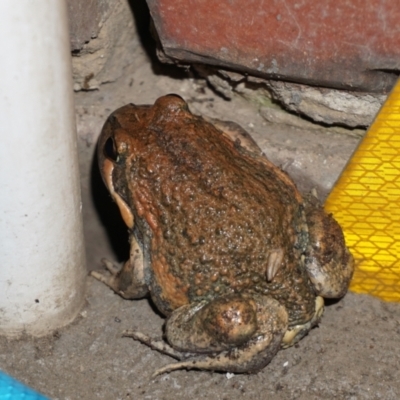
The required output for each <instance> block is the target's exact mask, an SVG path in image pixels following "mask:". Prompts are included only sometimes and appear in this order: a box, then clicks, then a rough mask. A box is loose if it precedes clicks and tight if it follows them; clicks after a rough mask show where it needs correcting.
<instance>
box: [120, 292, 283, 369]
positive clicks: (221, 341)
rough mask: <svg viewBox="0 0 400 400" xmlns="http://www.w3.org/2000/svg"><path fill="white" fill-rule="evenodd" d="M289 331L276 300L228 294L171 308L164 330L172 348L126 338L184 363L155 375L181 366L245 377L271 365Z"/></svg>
mask: <svg viewBox="0 0 400 400" xmlns="http://www.w3.org/2000/svg"><path fill="white" fill-rule="evenodd" d="M287 327H288V314H287V312H286V310H285V308H284V307H283V306H281V305H280V304H279V302H278V301H276V300H274V299H272V298H269V297H266V296H261V295H252V294H242V295H238V294H232V295H226V296H222V297H218V298H216V299H213V300H211V301H209V302H205V301H203V302H200V303H194V304H188V305H185V306H182V307H180V308H179V309H177V310H175V311H174V312H173V313H172V314H171V315H170V317H169V318H168V320H167V322H166V326H165V334H166V338H167V340H168V342H169V344H170V346H168V345H167V346H163V345H162V344H161V343H160V342H158V343H157V342H156V341H151V340H150V342H149V340H146V339H145V340H143V339H142V338H141V337H140V334H139V336H138V335H137V334H136V333H135V332H128V333H126V334H125V335H126V336H132V337H134V338H135V339H137V340H140V341H143V342H144V343H145V344H148V345H150V346H151V347H153V348H155V349H157V350H159V351H162V352H165V353H167V354H170V355H171V356H172V357H175V358H181V359H182V360H181V361H179V362H177V363H175V364H170V365H167V366H165V367H163V368H161V369H159V370H158V371H156V373H155V375H158V374H161V373H164V372H169V371H173V370H177V369H182V368H186V369H200V370H212V371H227V372H239V373H243V372H256V371H258V370H260V369H262V368H263V367H264V366H265V365H267V364H268V363H269V362H270V361H271V359H272V358H273V356H274V355H275V354H276V352H277V351H278V350H279V348H280V346H281V341H282V337H283V336H284V334H285V332H286V330H287ZM179 354H180V355H181V357H179Z"/></svg>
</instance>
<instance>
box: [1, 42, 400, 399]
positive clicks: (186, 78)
mask: <svg viewBox="0 0 400 400" xmlns="http://www.w3.org/2000/svg"><path fill="white" fill-rule="evenodd" d="M170 92H175V93H178V94H179V95H181V96H183V97H184V98H185V99H186V100H188V101H189V104H190V107H191V109H192V111H193V112H196V113H201V114H205V115H208V116H210V117H214V118H219V119H226V120H233V121H235V122H238V123H240V124H241V125H242V126H243V127H244V128H246V129H247V130H248V131H249V133H251V134H252V135H253V136H254V138H255V139H256V140H257V141H258V143H259V144H260V146H261V147H262V148H263V150H264V151H265V153H266V154H267V156H268V157H269V158H270V159H271V160H273V161H274V162H276V163H277V164H279V165H281V166H282V167H283V168H285V169H286V170H288V171H289V173H290V174H291V175H292V176H293V177H294V178H295V180H296V182H297V183H298V185H299V187H300V188H301V189H302V190H303V191H308V190H310V189H311V188H317V191H318V192H319V193H320V195H321V197H322V198H323V197H324V196H325V195H326V193H327V192H328V191H329V189H330V187H331V186H332V184H333V183H334V181H335V180H336V178H337V176H338V175H339V174H340V171H341V170H342V168H343V167H344V165H345V163H346V161H347V159H348V158H349V157H350V155H351V153H352V151H353V149H354V148H355V146H356V144H357V141H358V139H357V138H356V137H354V136H352V135H347V134H336V133H331V132H328V131H326V130H324V129H323V128H321V129H320V130H312V131H311V130H310V131H306V130H302V129H299V128H291V127H289V126H286V125H273V124H270V123H267V122H266V121H264V120H263V118H262V117H261V116H260V114H259V112H258V106H257V105H255V104H252V103H249V102H247V101H246V100H244V99H243V98H241V97H234V98H233V99H232V100H231V101H226V100H224V99H222V98H220V97H218V96H217V95H215V94H214V93H213V92H212V91H211V90H210V89H208V87H207V86H206V84H205V83H204V81H201V80H196V79H194V78H193V77H191V76H190V71H187V72H185V71H182V72H179V73H177V72H176V70H175V69H174V68H171V67H160V66H158V64H156V63H151V62H150V61H149V59H148V57H147V55H146V54H145V53H144V50H143V49H141V50H140V51H138V54H136V57H135V62H134V64H133V65H132V66H131V67H130V68H129V69H127V70H126V73H125V75H124V77H123V78H121V79H120V80H118V82H115V83H112V84H109V85H103V86H102V87H101V89H100V90H99V91H96V92H91V93H78V94H77V95H76V110H77V124H78V132H79V141H80V148H79V151H80V162H81V176H82V194H83V205H84V222H85V235H86V248H87V257H88V268H89V269H96V268H101V266H100V259H101V257H104V256H106V257H108V258H111V259H114V260H118V261H122V260H123V259H125V258H127V256H128V247H127V232H126V228H125V227H124V226H123V224H122V222H121V220H120V217H119V213H118V211H117V210H116V207H115V205H113V204H112V202H111V201H110V198H109V196H108V194H107V192H106V191H105V189H104V187H103V184H102V182H101V180H100V178H99V175H98V172H97V166H96V164H95V161H94V149H95V142H96V138H97V135H98V134H99V131H100V129H101V126H102V124H103V122H104V121H105V118H106V117H107V116H108V114H109V113H110V112H111V111H112V110H114V109H115V108H117V107H119V106H122V105H124V104H126V103H128V102H133V103H137V104H141V103H153V102H154V100H155V99H156V98H157V97H158V96H160V95H163V94H166V93H170ZM60 245H62V238H60ZM162 324H163V318H162V317H161V316H160V315H159V314H158V313H157V312H156V311H155V310H154V308H152V306H151V305H150V304H149V302H148V300H146V299H144V300H139V301H126V300H123V299H122V298H120V297H119V296H117V295H116V294H114V293H113V292H112V291H111V290H109V289H108V288H106V287H105V286H104V285H102V284H101V283H99V282H96V281H94V280H93V279H92V278H90V277H88V278H87V301H86V305H85V307H84V308H83V310H82V312H81V315H80V317H79V318H78V319H77V320H76V321H75V322H74V323H73V324H71V325H70V326H68V327H66V328H64V329H62V330H60V331H58V332H54V333H53V334H52V335H50V336H48V337H43V338H31V337H25V336H23V337H21V338H20V339H19V340H13V341H11V340H7V339H6V338H0V369H2V370H4V371H6V372H8V373H9V374H11V375H13V376H14V377H16V378H18V379H20V380H21V381H23V382H24V383H26V384H28V385H31V386H32V387H34V388H35V389H38V390H40V391H41V392H43V393H44V394H46V395H47V396H49V397H50V398H52V399H65V400H67V399H70V400H74V399H82V400H86V399H87V400H89V399H151V400H153V399H154V400H156V399H157V400H158V399H159V400H162V399H164V400H168V399H221V400H222V399H239V398H240V399H349V400H350V399H352V400H355V399H385V400H386V399H389V400H390V399H393V400H394V399H398V398H400V354H399V347H400V304H393V303H384V302H381V301H379V300H377V299H374V298H372V297H370V296H367V295H356V294H352V293H350V294H348V295H347V296H346V297H345V298H344V299H343V300H341V301H339V302H334V303H332V304H330V305H328V306H327V308H326V312H325V315H324V317H323V320H322V323H321V324H320V326H319V327H318V328H316V329H313V330H312V331H311V332H310V334H309V335H308V336H307V337H306V338H304V339H303V340H302V341H301V342H300V343H299V344H298V345H296V346H295V347H293V348H290V349H287V350H282V351H280V352H279V353H278V354H277V356H276V357H275V358H274V359H273V360H272V362H271V363H270V364H269V365H268V366H267V367H266V368H265V369H264V370H262V371H261V372H259V373H258V374H255V375H229V374H228V375H227V374H223V373H210V372H199V371H185V370H183V371H177V372H172V373H170V374H168V375H163V376H160V377H157V378H155V379H151V374H152V373H153V372H154V370H156V369H157V368H159V367H161V366H163V365H165V364H167V363H169V362H171V361H173V360H172V359H170V358H169V357H168V356H165V355H162V354H159V353H157V352H155V351H152V350H150V349H149V348H148V347H146V346H144V345H141V344H140V343H138V342H135V341H133V340H131V339H129V338H122V337H121V332H122V331H123V330H124V329H129V328H140V330H141V331H143V332H145V333H148V334H150V335H153V336H161V332H162Z"/></svg>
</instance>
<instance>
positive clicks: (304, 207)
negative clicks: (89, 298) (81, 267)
mask: <svg viewBox="0 0 400 400" xmlns="http://www.w3.org/2000/svg"><path fill="white" fill-rule="evenodd" d="M98 158H99V163H100V169H101V172H102V176H103V179H104V182H105V184H106V185H107V187H108V189H109V191H110V193H111V195H112V197H113V199H114V200H115V202H116V203H117V205H118V207H119V209H120V211H121V214H122V218H123V219H124V221H125V223H126V225H127V226H128V228H129V230H130V244H131V252H130V258H129V260H128V261H127V262H126V263H125V265H124V266H123V267H122V269H119V268H118V267H116V266H114V265H113V264H112V263H110V262H109V261H106V260H105V264H106V267H107V268H108V270H109V272H110V273H111V275H110V274H107V273H99V272H93V273H92V275H93V276H94V277H95V278H97V279H99V280H100V281H102V282H104V283H106V284H107V285H108V286H110V287H111V288H112V289H113V290H114V291H115V292H116V293H118V294H120V295H121V296H123V297H124V298H127V299H136V298H141V297H144V296H146V295H148V294H150V296H151V298H152V300H153V302H154V304H155V305H156V307H157V308H158V309H159V310H160V312H161V313H163V314H164V315H165V316H167V320H166V323H165V339H166V342H164V341H162V340H154V339H151V338H149V337H148V336H146V335H144V334H143V333H140V332H137V331H127V332H125V336H131V337H133V338H135V339H136V340H139V341H141V342H143V343H145V344H147V345H149V346H150V347H152V348H154V349H157V350H159V351H161V352H164V353H166V354H168V355H170V356H172V357H174V358H177V359H178V360H179V362H177V363H174V364H171V365H167V366H166V367H164V368H162V369H160V370H158V371H157V373H163V372H168V371H172V370H176V369H180V368H186V369H191V368H196V369H205V370H219V371H229V372H256V371H258V370H260V369H261V368H263V367H264V366H265V365H266V364H268V363H269V362H270V360H271V359H272V357H273V356H274V355H275V353H276V352H277V351H278V350H279V348H281V347H287V346H291V345H293V344H294V343H296V342H297V341H298V340H300V339H301V338H302V337H303V336H304V335H306V334H307V332H308V331H309V330H310V329H311V328H312V327H313V326H315V325H316V324H318V322H319V320H320V317H321V315H322V313H323V305H324V302H323V299H322V298H323V297H326V298H338V297H342V296H343V295H344V294H345V293H346V291H347V288H348V285H349V281H350V279H351V276H352V273H353V258H352V256H351V254H350V253H349V251H348V249H347V248H346V246H345V243H344V238H343V234H342V230H341V228H340V226H339V225H338V224H337V222H336V221H335V220H334V219H333V218H332V216H331V215H328V214H326V213H325V212H324V210H323V209H322V208H321V207H320V206H319V205H318V204H317V202H316V201H314V200H313V199H312V198H310V199H303V198H302V196H301V195H300V193H299V191H298V190H297V188H296V186H295V184H294V183H293V181H292V180H291V179H290V177H289V176H288V175H287V174H286V173H285V172H284V171H282V170H281V169H280V168H278V167H276V166H275V165H273V164H272V163H271V162H270V161H269V160H267V159H266V158H265V157H264V156H263V155H262V153H261V151H260V149H259V148H258V147H257V145H256V144H255V142H253V141H252V139H251V138H250V137H249V135H248V134H247V133H246V132H244V131H243V130H241V129H240V128H239V127H238V126H235V125H232V124H227V123H222V122H219V121H215V122H214V124H211V123H210V122H207V121H206V120H205V119H203V118H202V117H199V116H196V115H193V114H192V113H191V112H190V111H189V108H188V105H187V104H186V103H185V101H184V100H183V99H182V98H180V97H179V96H177V95H168V96H164V97H161V98H159V99H158V100H157V101H156V102H155V104H154V105H153V106H148V105H145V106H136V105H133V104H129V105H127V106H125V107H122V108H120V109H118V110H116V111H115V112H114V113H112V114H111V116H110V117H109V118H108V120H107V121H106V123H105V125H104V127H103V130H102V133H101V136H100V139H99V146H98Z"/></svg>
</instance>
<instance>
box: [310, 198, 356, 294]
mask: <svg viewBox="0 0 400 400" xmlns="http://www.w3.org/2000/svg"><path fill="white" fill-rule="evenodd" d="M306 218H307V225H308V233H309V238H310V240H309V242H310V244H309V246H308V248H307V252H306V257H305V266H306V269H307V272H308V275H309V277H310V280H311V282H312V283H313V285H314V288H315V290H316V293H317V294H318V295H320V296H323V297H325V298H339V297H343V296H344V295H345V294H346V291H347V289H348V287H349V284H350V280H351V278H352V276H353V271H354V260H353V256H352V255H351V254H350V252H349V250H348V249H347V247H346V244H345V241H344V236H343V232H342V229H341V228H340V226H339V224H338V223H337V222H336V221H335V220H334V218H333V217H332V215H330V214H327V213H326V212H325V211H324V210H323V208H322V207H321V206H319V205H316V204H308V206H307V207H306Z"/></svg>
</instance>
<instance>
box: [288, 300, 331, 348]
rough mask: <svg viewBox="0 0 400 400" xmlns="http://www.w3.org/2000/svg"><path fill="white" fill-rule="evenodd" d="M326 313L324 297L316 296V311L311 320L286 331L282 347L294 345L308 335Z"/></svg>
mask: <svg viewBox="0 0 400 400" xmlns="http://www.w3.org/2000/svg"><path fill="white" fill-rule="evenodd" d="M323 313H324V299H323V298H322V297H321V296H317V297H316V298H315V313H314V316H313V317H312V318H311V320H310V321H308V322H306V323H305V324H300V325H295V326H291V327H290V328H289V329H288V330H287V331H286V333H285V336H284V337H283V339H282V344H281V348H282V349H286V348H287V347H290V346H293V345H294V344H296V343H297V342H298V341H299V340H300V339H302V338H303V337H304V336H306V335H307V333H308V332H310V330H311V329H312V328H313V327H314V326H317V325H318V324H319V322H320V321H321V317H322V314H323Z"/></svg>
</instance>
